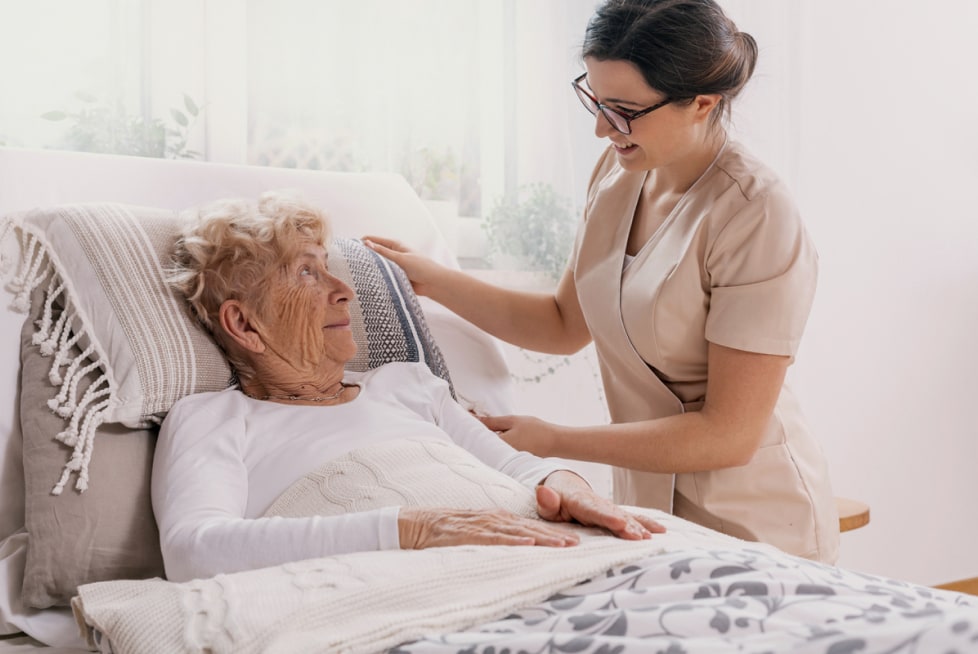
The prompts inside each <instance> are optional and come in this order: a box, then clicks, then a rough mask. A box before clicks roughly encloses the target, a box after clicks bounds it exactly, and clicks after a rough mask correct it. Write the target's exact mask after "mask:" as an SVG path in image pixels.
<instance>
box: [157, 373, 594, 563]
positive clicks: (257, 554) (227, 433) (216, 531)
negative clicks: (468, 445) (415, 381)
mask: <svg viewBox="0 0 978 654" xmlns="http://www.w3.org/2000/svg"><path fill="white" fill-rule="evenodd" d="M237 396H238V394H237V393H236V392H235V391H227V392H225V393H223V394H221V393H217V394H200V395H198V396H195V397H193V398H188V399H185V400H183V401H181V402H179V403H177V404H176V405H175V406H174V408H173V409H172V410H171V411H170V414H169V415H168V416H167V419H166V421H165V422H164V424H163V427H162V429H161V430H160V437H159V440H158V443H157V448H156V456H155V458H154V468H153V482H152V484H153V488H152V497H153V507H154V511H155V514H156V520H157V523H158V524H159V528H160V544H161V548H162V551H163V561H164V565H165V569H166V574H167V577H168V578H169V579H171V580H175V581H184V580H187V579H193V578H201V577H209V576H213V575H215V574H218V573H227V572H235V571H239V570H249V569H254V568H260V567H266V566H272V565H279V564H282V563H287V562H290V561H297V560H301V559H308V558H315V557H321V556H330V555H334V554H344V553H348V552H357V551H372V550H382V549H397V548H424V547H435V546H443V545H461V544H486V545H500V544H502V545H507V544H508V545H549V546H564V545H571V544H574V543H575V542H576V541H577V539H576V537H574V536H571V535H568V534H567V533H566V532H563V531H561V530H559V529H556V528H554V527H552V526H550V525H547V524H545V523H541V522H539V521H536V520H528V519H526V518H522V517H519V516H516V515H513V514H511V513H508V512H504V511H456V510H446V509H440V508H437V507H434V508H424V509H420V508H407V507H402V508H400V509H399V508H398V507H389V508H384V509H377V510H370V511H362V512H357V513H350V514H345V515H339V516H310V517H301V518H283V517H269V518H264V517H255V516H254V515H249V512H250V513H252V514H253V513H254V512H255V509H254V508H251V509H250V510H249V507H248V502H249V498H250V496H251V495H252V494H253V493H254V491H255V489H254V488H253V487H252V486H250V485H249V471H248V469H247V465H246V463H245V461H246V460H247V459H248V458H249V454H250V458H251V459H255V458H256V457H255V453H254V451H253V450H251V449H250V448H253V447H254V445H255V443H254V442H249V441H248V440H247V438H246V437H245V434H246V433H247V430H246V428H245V424H244V423H245V422H246V420H248V418H247V417H244V416H243V413H242V412H241V410H240V409H241V407H240V406H239V405H235V404H234V403H233V401H234V398H236V397H237ZM238 400H239V401H240V398H238ZM228 401H231V404H227V402H228ZM252 422H253V421H252ZM259 431H260V432H262V433H260V434H259V436H258V438H259V439H262V438H265V437H267V438H276V434H274V433H267V430H264V429H259ZM259 458H261V457H260V456H259ZM284 481H285V482H286V484H287V483H288V482H290V481H292V480H290V479H286V480H284ZM261 503H262V502H260V501H259V502H258V504H261ZM258 510H259V511H260V509H258Z"/></svg>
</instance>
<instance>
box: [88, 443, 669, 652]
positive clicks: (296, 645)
mask: <svg viewBox="0 0 978 654" xmlns="http://www.w3.org/2000/svg"><path fill="white" fill-rule="evenodd" d="M473 461H475V460H474V459H473V458H472V457H471V455H469V454H468V453H467V452H464V451H463V450H461V448H458V447H457V446H454V445H450V444H445V443H437V442H435V441H423V440H404V441H396V442H392V443H389V444H384V445H382V446H376V447H372V448H369V449H363V450H358V451H355V452H351V453H350V454H348V455H346V456H345V457H342V458H341V459H339V460H337V461H334V462H332V463H330V464H328V465H327V466H326V467H325V470H321V471H317V472H316V473H313V474H312V475H309V476H307V477H306V478H304V479H303V480H300V481H299V482H297V484H296V486H294V487H293V488H291V489H290V490H289V491H287V492H286V493H285V494H283V496H282V498H280V500H279V501H278V502H277V503H276V507H275V511H281V512H283V513H288V514H290V515H295V514H296V511H297V510H298V509H297V508H296V507H301V510H302V511H318V510H321V511H322V512H324V513H335V512H337V511H338V510H345V509H347V508H353V509H354V510H365V509H368V508H373V507H375V506H385V505H389V504H390V503H392V502H394V503H398V504H408V503H421V504H422V505H428V506H432V505H437V506H456V507H460V508H461V507H463V506H473V507H487V506H505V507H511V508H512V509H515V510H516V511H517V512H523V511H525V508H526V501H527V497H528V496H532V493H530V491H529V489H525V488H523V487H520V486H519V485H518V484H515V486H516V488H514V485H513V484H514V482H512V480H509V479H508V478H507V477H505V475H502V474H501V473H498V472H495V471H493V470H489V469H487V468H486V467H485V466H482V465H481V464H479V463H478V462H477V461H476V462H475V463H474V464H473ZM337 477H340V478H342V483H334V482H335V481H336V480H337ZM359 489H368V492H360V490H359ZM371 489H372V490H373V491H378V492H369V490H371ZM579 530H580V532H581V535H582V542H581V543H580V544H579V545H577V546H575V547H567V548H545V547H504V546H460V547H445V548H433V549H428V550H419V551H409V550H398V551H386V552H362V553H357V554H347V555H342V556H333V557H326V558H320V559H311V560H307V561H299V562H296V563H290V564H286V565H281V566H276V567H272V568H264V569H261V570H254V571H249V572H241V573H235V574H228V575H218V576H216V577H213V578H211V579H203V580H195V581H191V582H187V583H180V584H177V583H171V582H167V581H163V580H159V579H154V580H144V581H109V582H101V583H95V584H88V585H84V586H82V587H80V588H79V594H78V596H77V597H76V598H75V599H74V600H73V602H72V606H73V608H74V611H75V616H76V619H77V620H78V622H79V625H80V626H81V627H82V629H83V631H84V632H85V633H86V635H87V637H88V639H89V644H90V645H92V646H93V647H97V642H99V641H101V642H102V644H103V645H104V644H105V643H106V641H107V642H108V643H109V644H110V645H111V651H113V652H115V653H117V654H126V653H128V652H134V653H139V654H152V653H154V652H161V653H163V652H165V653H167V654H172V653H176V652H213V653H218V652H235V653H238V652H241V653H244V652H303V653H307V652H375V651H382V650H384V649H387V648H389V647H392V646H394V645H397V644H399V643H402V642H406V641H410V640H414V639H417V638H420V637H422V636H425V635H430V634H433V633H443V632H448V631H455V630H458V629H463V628H466V627H468V626H471V625H474V624H478V623H480V622H484V621H487V620H493V619H497V618H500V617H503V616H505V615H507V614H508V613H510V612H511V611H513V610H515V609H517V608H519V607H521V606H525V605H528V604H531V603H534V602H539V601H541V600H543V599H546V598H547V597H549V596H550V595H552V594H554V593H555V592H557V591H559V590H560V589H562V588H566V587H568V586H572V585H574V584H576V583H579V582H580V581H583V580H585V579H588V578H591V577H593V576H595V575H598V574H601V573H602V572H604V571H606V570H608V569H609V568H612V567H614V566H616V565H620V564H623V563H627V562H629V561H633V560H635V559H638V558H640V557H643V556H648V555H650V554H653V553H657V552H661V551H663V549H664V547H663V545H664V544H665V543H663V539H661V538H660V537H656V538H654V539H652V540H647V541H623V540H619V539H616V538H612V537H609V536H606V535H603V534H599V533H597V532H595V531H594V530H589V529H584V528H579ZM665 540H669V539H665ZM681 541H682V539H681V538H680V539H679V541H678V542H677V541H674V540H673V542H671V543H670V545H671V546H682V545H683V543H682V542H681Z"/></svg>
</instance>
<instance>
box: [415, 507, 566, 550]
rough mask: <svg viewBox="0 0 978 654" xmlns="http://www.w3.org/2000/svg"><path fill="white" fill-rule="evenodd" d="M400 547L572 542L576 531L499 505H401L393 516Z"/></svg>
mask: <svg viewBox="0 0 978 654" xmlns="http://www.w3.org/2000/svg"><path fill="white" fill-rule="evenodd" d="M397 529H398V534H399V536H400V539H401V549H416V550H419V549H424V548H427V547H446V546H449V545H545V546H549V547H566V546H568V545H576V544H577V543H578V541H579V538H578V537H577V535H575V534H572V533H570V532H568V531H566V530H563V529H560V528H559V527H555V526H554V525H549V524H547V523H545V522H541V521H540V520H532V519H529V518H524V517H522V516H518V515H516V514H515V513H511V512H509V511H506V510H503V509H485V510H458V509H419V508H414V507H402V508H401V510H400V511H399V513H398V519H397Z"/></svg>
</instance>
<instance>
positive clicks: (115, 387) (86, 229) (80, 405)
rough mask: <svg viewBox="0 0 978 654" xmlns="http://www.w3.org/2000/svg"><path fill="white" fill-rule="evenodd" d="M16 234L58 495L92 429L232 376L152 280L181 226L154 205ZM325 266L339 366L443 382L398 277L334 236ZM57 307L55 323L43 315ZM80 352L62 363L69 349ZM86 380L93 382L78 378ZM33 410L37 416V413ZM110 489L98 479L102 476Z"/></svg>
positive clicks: (33, 221)
mask: <svg viewBox="0 0 978 654" xmlns="http://www.w3.org/2000/svg"><path fill="white" fill-rule="evenodd" d="M8 220H12V221H13V226H14V230H11V231H12V232H14V233H17V234H18V235H19V236H20V244H21V253H22V256H21V268H20V270H19V272H18V274H17V276H16V277H15V278H14V280H13V287H14V288H15V289H18V292H17V295H16V297H15V302H14V304H15V306H18V307H19V308H20V309H22V310H24V311H26V310H27V309H28V307H29V305H30V297H31V292H32V291H33V290H34V289H35V288H38V287H42V285H46V286H45V287H43V288H45V292H44V296H45V309H44V311H43V312H42V318H41V319H40V320H39V321H38V325H37V331H36V333H35V334H34V336H33V342H34V344H36V345H38V346H39V349H40V353H41V354H43V355H47V356H51V357H52V359H51V367H50V373H49V379H50V381H51V384H52V393H51V395H52V397H51V398H50V399H49V400H48V402H47V404H48V407H50V409H51V410H53V411H55V412H57V413H58V414H59V415H61V416H62V417H63V418H65V420H66V421H67V423H66V426H65V429H64V430H63V431H61V432H60V433H59V434H57V436H56V438H57V439H58V440H60V441H61V442H63V443H64V444H65V445H67V446H69V447H71V448H72V453H71V456H70V458H69V460H68V462H67V463H66V464H65V467H64V470H63V472H62V475H61V478H60V480H52V483H53V484H54V482H55V481H56V482H57V483H56V484H54V490H53V492H54V493H55V494H60V493H61V491H62V489H63V488H64V486H65V484H66V483H67V481H68V479H69V477H70V476H71V475H72V473H77V476H78V478H77V481H76V483H75V487H76V488H77V489H78V490H79V491H83V490H85V489H86V488H87V487H88V482H89V471H88V464H89V461H90V459H91V457H92V451H93V446H94V436H95V431H96V429H97V428H98V426H99V425H101V424H102V423H121V424H123V425H125V426H127V427H131V428H134V429H138V428H145V427H147V426H151V425H154V424H158V423H160V422H161V421H162V419H163V417H165V415H166V412H167V411H168V410H169V408H170V407H171V406H172V405H173V403H174V402H176V401H177V400H178V399H180V398H181V397H183V396H185V395H188V394H190V393H198V392H204V391H213V390H220V389H222V388H225V387H226V386H227V385H228V384H229V383H230V382H231V379H232V375H231V371H230V369H229V367H228V365H227V362H226V361H225V359H224V356H223V355H222V353H221V352H220V350H219V349H218V348H217V346H216V345H215V344H214V342H213V341H212V340H211V339H210V337H209V335H208V334H207V333H206V332H205V331H204V330H203V329H202V328H201V327H200V326H199V325H198V324H197V322H196V320H194V319H193V318H192V317H191V315H190V313H189V311H188V309H187V307H186V304H185V303H184V302H183V301H182V300H181V299H180V298H178V297H177V296H176V295H175V294H174V293H173V292H172V291H171V290H170V288H169V287H168V286H167V285H166V283H165V282H164V281H163V268H164V265H165V264H166V262H167V261H168V259H169V252H170V251H171V248H172V246H173V242H174V240H175V239H176V237H177V235H178V233H179V229H180V226H181V224H182V221H183V220H184V218H182V217H181V216H180V214H178V213H176V212H172V211H167V210H163V209H154V208H146V207H134V206H127V205H120V204H110V203H100V204H76V205H66V206H60V207H54V208H50V209H42V210H35V211H32V212H29V213H26V214H20V215H17V216H14V217H12V218H9V219H8ZM3 231H4V230H3V229H2V228H0V233H3ZM332 247H333V248H334V251H333V256H331V258H330V261H331V265H332V266H333V267H334V268H335V272H336V274H337V275H338V276H339V277H341V278H343V279H344V281H346V282H347V283H349V284H350V285H351V286H352V287H353V289H354V290H355V291H356V294H357V299H356V300H355V301H354V302H352V303H351V316H352V318H353V319H352V328H353V334H354V338H355V340H356V341H357V343H358V345H359V350H360V351H359V353H358V355H357V357H356V358H355V359H354V360H352V361H351V362H350V364H349V366H348V367H349V368H350V369H351V370H366V369H368V368H372V367H376V366H379V365H382V364H384V363H387V362H389V361H424V362H425V363H427V364H428V366H429V367H430V368H431V370H432V372H433V373H434V374H436V375H438V376H440V377H442V378H443V379H445V380H446V381H448V383H449V385H451V380H450V378H449V376H448V369H447V367H446V366H445V362H444V358H443V357H442V355H441V352H440V350H439V349H438V347H437V345H436V344H435V343H434V341H433V340H432V339H431V335H430V332H429V331H428V328H427V325H426V324H425V321H424V316H423V314H422V312H421V308H420V305H419V304H418V300H417V297H416V296H415V294H414V292H413V290H412V289H411V285H410V283H409V282H408V281H407V278H406V276H405V275H404V273H403V271H401V270H400V269H399V268H397V267H396V266H393V265H392V264H391V263H390V262H388V261H387V260H385V259H383V258H382V257H379V256H377V255H376V254H375V253H373V252H371V251H370V250H368V249H367V248H365V247H364V246H363V245H362V244H361V243H359V242H358V241H354V240H337V241H336V242H335V243H334V244H333V246H332ZM56 305H61V306H63V307H64V309H65V310H64V311H63V312H61V313H60V315H59V316H57V317H56V316H55V312H54V311H53V307H55V306H56ZM74 347H77V348H78V349H80V354H78V355H76V356H72V355H71V354H70V353H71V352H72V348H74ZM93 374H94V375H95V379H94V381H92V383H90V384H87V385H86V386H82V388H83V389H84V390H83V392H81V391H80V390H79V386H80V384H79V382H80V381H81V380H83V379H85V378H87V377H90V376H92V375H93ZM48 407H43V406H39V407H37V410H47V409H48ZM107 481H110V480H107Z"/></svg>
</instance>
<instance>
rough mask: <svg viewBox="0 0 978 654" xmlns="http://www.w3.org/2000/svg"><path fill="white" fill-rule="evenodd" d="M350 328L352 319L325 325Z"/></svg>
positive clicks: (333, 327)
mask: <svg viewBox="0 0 978 654" xmlns="http://www.w3.org/2000/svg"><path fill="white" fill-rule="evenodd" d="M349 328H350V321H349V320H343V321H341V322H334V323H333V324H331V325H326V326H325V327H323V329H349Z"/></svg>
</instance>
